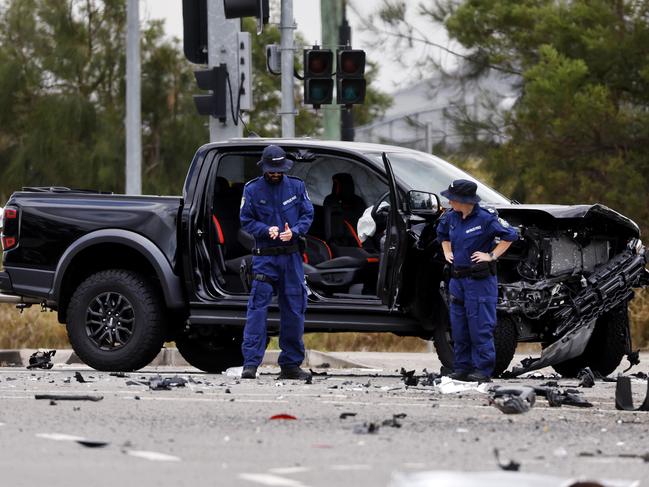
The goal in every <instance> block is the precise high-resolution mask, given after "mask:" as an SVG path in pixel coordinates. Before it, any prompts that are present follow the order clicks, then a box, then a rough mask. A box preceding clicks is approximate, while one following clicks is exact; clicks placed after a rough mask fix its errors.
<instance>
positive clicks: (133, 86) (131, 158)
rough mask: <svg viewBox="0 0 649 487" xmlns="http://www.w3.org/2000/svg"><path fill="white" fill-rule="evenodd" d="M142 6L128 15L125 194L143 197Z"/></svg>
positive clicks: (132, 3) (133, 3)
mask: <svg viewBox="0 0 649 487" xmlns="http://www.w3.org/2000/svg"><path fill="white" fill-rule="evenodd" d="M139 8H140V2H139V0H128V5H127V11H126V23H127V33H126V194H135V195H138V194H142V117H141V106H140V11H139Z"/></svg>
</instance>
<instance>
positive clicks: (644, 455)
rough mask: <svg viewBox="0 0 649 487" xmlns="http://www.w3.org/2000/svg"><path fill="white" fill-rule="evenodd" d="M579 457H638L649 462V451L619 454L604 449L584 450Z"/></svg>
mask: <svg viewBox="0 0 649 487" xmlns="http://www.w3.org/2000/svg"><path fill="white" fill-rule="evenodd" d="M577 456H578V457H591V458H594V457H602V458H637V459H639V460H642V461H643V462H645V463H649V452H647V453H618V454H613V455H609V454H605V453H603V452H602V450H597V451H596V452H588V451H582V452H579V454H578V455H577Z"/></svg>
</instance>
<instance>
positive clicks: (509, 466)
mask: <svg viewBox="0 0 649 487" xmlns="http://www.w3.org/2000/svg"><path fill="white" fill-rule="evenodd" d="M494 456H495V457H496V463H497V464H498V466H499V467H500V469H501V470H505V471H507V472H518V471H519V470H520V469H521V464H520V463H519V462H516V461H514V460H509V463H503V462H502V461H500V451H498V448H494Z"/></svg>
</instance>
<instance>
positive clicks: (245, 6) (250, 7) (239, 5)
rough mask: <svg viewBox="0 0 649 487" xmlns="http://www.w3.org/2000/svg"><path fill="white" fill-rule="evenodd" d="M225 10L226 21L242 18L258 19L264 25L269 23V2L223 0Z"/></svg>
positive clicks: (265, 0)
mask: <svg viewBox="0 0 649 487" xmlns="http://www.w3.org/2000/svg"><path fill="white" fill-rule="evenodd" d="M223 10H224V12H225V18H226V19H238V18H240V17H257V18H258V19H261V20H262V21H263V22H264V24H267V23H268V18H269V13H270V12H269V7H268V0H223Z"/></svg>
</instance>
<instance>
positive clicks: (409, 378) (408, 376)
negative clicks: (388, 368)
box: [400, 367, 419, 386]
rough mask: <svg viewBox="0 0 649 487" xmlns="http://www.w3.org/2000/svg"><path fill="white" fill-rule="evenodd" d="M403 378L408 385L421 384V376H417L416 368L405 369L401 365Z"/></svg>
mask: <svg viewBox="0 0 649 487" xmlns="http://www.w3.org/2000/svg"><path fill="white" fill-rule="evenodd" d="M400 374H401V380H402V381H403V382H404V383H405V384H406V385H407V386H416V385H418V384H419V378H417V377H415V371H414V370H408V371H406V369H404V368H403V367H401V371H400Z"/></svg>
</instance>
